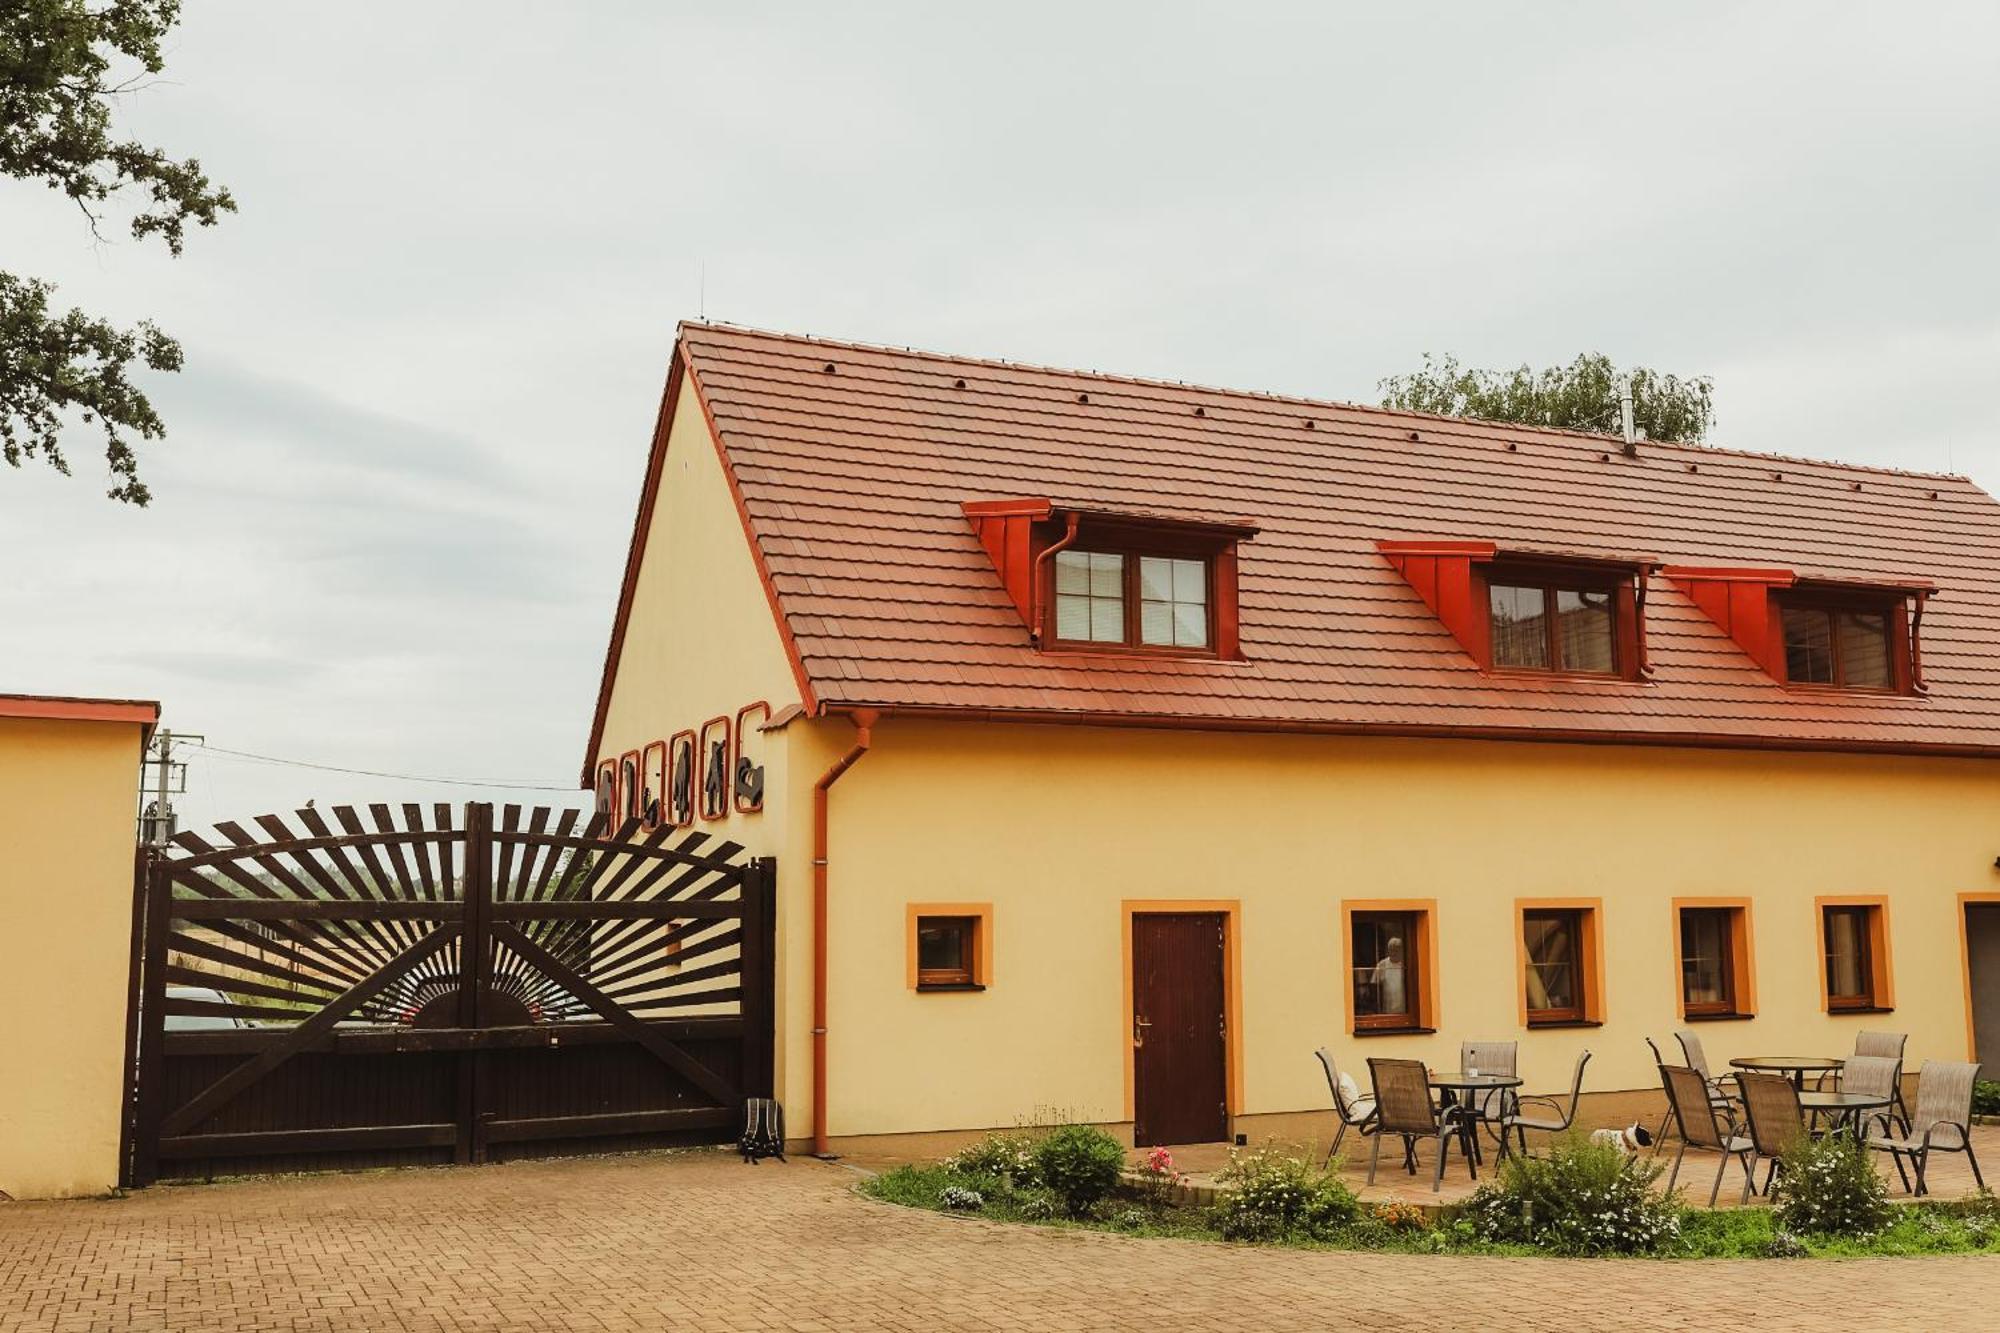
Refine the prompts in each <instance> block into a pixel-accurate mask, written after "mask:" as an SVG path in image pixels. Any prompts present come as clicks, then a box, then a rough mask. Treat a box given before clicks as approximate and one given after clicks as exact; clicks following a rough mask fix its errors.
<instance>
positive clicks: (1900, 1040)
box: [1841, 1032, 1910, 1128]
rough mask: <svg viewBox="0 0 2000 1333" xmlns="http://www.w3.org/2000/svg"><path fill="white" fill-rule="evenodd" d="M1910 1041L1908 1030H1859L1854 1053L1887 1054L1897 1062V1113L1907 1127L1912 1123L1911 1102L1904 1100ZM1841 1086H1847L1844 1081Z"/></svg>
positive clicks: (1856, 1035) (1856, 1034) (1855, 1038)
mask: <svg viewBox="0 0 2000 1333" xmlns="http://www.w3.org/2000/svg"><path fill="white" fill-rule="evenodd" d="M1909 1043H1910V1034H1909V1033H1907V1032H1857V1033H1855V1034H1854V1053H1855V1054H1856V1055H1857V1056H1860V1055H1885V1056H1888V1057H1890V1058H1891V1059H1893V1060H1894V1061H1895V1062H1896V1114H1897V1115H1899V1116H1901V1117H1902V1120H1903V1125H1904V1127H1905V1128H1907V1127H1908V1126H1909V1123H1910V1104H1909V1103H1908V1102H1906V1101H1904V1100H1903V1079H1902V1067H1903V1048H1904V1047H1905V1046H1908V1045H1909ZM1841 1086H1843V1087H1845V1086H1846V1085H1845V1084H1844V1083H1843V1084H1842V1085H1841Z"/></svg>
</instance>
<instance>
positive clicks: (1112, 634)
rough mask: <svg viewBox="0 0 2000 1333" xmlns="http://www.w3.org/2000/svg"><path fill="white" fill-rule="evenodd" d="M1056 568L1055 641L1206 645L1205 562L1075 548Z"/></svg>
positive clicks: (1064, 554) (1195, 647)
mask: <svg viewBox="0 0 2000 1333" xmlns="http://www.w3.org/2000/svg"><path fill="white" fill-rule="evenodd" d="M1055 569H1056V596H1055V614H1056V623H1055V638H1056V641H1057V642H1059V643H1109V644H1125V645H1127V646H1139V647H1146V648H1182V649H1191V650H1197V651H1199V650H1202V649H1206V648H1207V647H1208V645H1209V642H1210V640H1211V638H1212V635H1211V634H1210V630H1209V623H1208V608H1209V602H1210V598H1209V595H1208V583H1209V562H1208V561H1206V560H1199V559H1192V558H1189V557H1186V556H1165V555H1130V556H1128V555H1127V554H1125V553H1123V552H1113V551H1079V550H1075V549H1070V550H1066V551H1058V552H1056V557H1055Z"/></svg>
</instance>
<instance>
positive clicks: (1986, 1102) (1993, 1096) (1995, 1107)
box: [1972, 1078, 2000, 1115]
mask: <svg viewBox="0 0 2000 1333" xmlns="http://www.w3.org/2000/svg"><path fill="white" fill-rule="evenodd" d="M1972 1113H1973V1114H1974V1115H2000V1083H1996V1082H1994V1081H1993V1080H1992V1079H1990V1078H1982V1079H1979V1080H1977V1081H1976V1082H1974V1083H1973V1085H1972Z"/></svg>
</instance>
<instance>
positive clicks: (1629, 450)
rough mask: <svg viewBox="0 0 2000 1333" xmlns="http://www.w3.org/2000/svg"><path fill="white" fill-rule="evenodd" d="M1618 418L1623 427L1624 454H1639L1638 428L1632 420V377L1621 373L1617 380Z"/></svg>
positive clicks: (1628, 456) (1629, 455)
mask: <svg viewBox="0 0 2000 1333" xmlns="http://www.w3.org/2000/svg"><path fill="white" fill-rule="evenodd" d="M1618 419H1619V421H1620V422H1621V423H1622V424H1623V425H1624V427H1625V456H1626V457H1627V458H1637V457H1638V456H1639V428H1638V426H1636V425H1634V424H1633V421H1632V377H1631V376H1630V375H1623V376H1620V377H1619V380H1618Z"/></svg>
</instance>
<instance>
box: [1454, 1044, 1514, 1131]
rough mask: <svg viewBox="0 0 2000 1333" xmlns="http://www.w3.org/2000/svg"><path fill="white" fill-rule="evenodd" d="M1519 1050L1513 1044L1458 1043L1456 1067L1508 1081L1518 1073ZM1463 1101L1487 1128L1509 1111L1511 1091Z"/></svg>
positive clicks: (1492, 1092) (1496, 1091)
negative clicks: (1484, 1122) (1466, 1102)
mask: <svg viewBox="0 0 2000 1333" xmlns="http://www.w3.org/2000/svg"><path fill="white" fill-rule="evenodd" d="M1520 1047H1521V1044H1520V1043H1519V1042H1514V1041H1462V1042H1460V1043H1459V1044H1458V1067H1459V1068H1460V1069H1477V1070H1478V1071H1479V1072H1480V1073H1482V1074H1506V1075H1508V1076H1509V1077H1512V1076H1513V1075H1514V1074H1517V1073H1519V1072H1520V1071H1519V1069H1518V1068H1517V1062H1518V1060H1519V1058H1520V1056H1519V1053H1520ZM1466 1100H1467V1101H1468V1102H1470V1103H1471V1104H1472V1105H1473V1107H1474V1108H1475V1113H1476V1114H1477V1115H1478V1116H1479V1118H1480V1119H1481V1120H1483V1121H1486V1122H1487V1123H1489V1124H1491V1123H1494V1122H1497V1121H1498V1120H1500V1119H1501V1118H1502V1117H1503V1116H1505V1115H1506V1114H1507V1113H1508V1112H1509V1111H1511V1110H1512V1109H1513V1102H1514V1094H1513V1092H1512V1090H1511V1089H1506V1088H1496V1089H1494V1090H1493V1091H1491V1092H1482V1093H1478V1094H1475V1095H1474V1096H1472V1097H1468V1098H1467V1099H1466Z"/></svg>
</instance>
